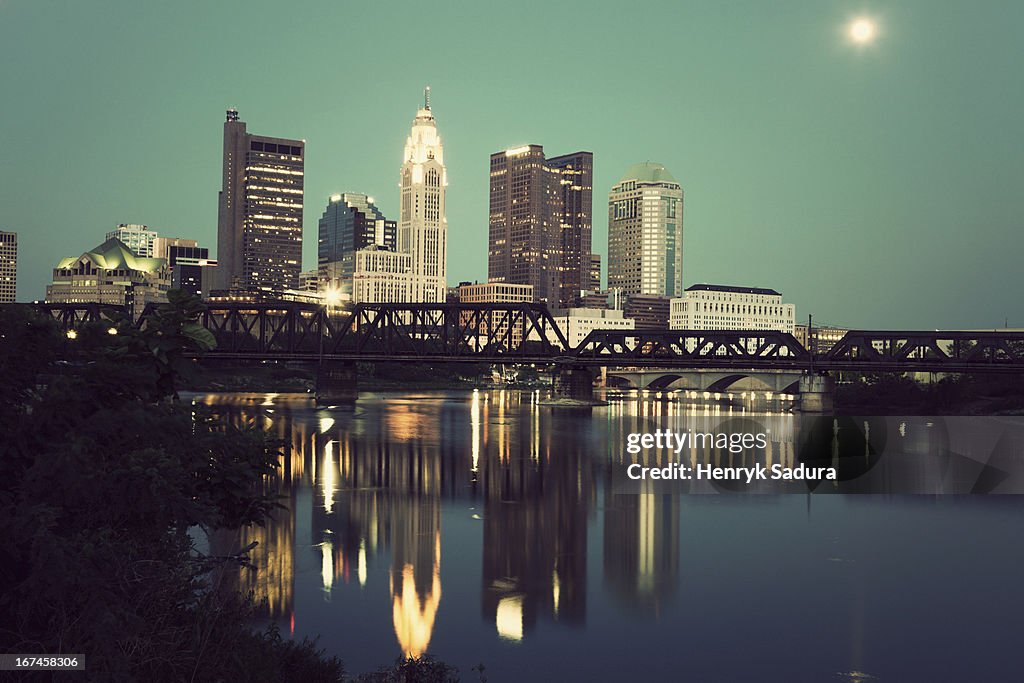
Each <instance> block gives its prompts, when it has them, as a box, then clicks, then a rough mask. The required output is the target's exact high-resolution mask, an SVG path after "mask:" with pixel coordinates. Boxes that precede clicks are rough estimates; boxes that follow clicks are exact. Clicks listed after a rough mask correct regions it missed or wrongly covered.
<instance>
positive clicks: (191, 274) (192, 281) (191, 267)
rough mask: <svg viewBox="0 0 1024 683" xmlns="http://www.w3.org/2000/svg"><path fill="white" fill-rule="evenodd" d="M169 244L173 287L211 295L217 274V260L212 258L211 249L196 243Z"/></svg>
mask: <svg viewBox="0 0 1024 683" xmlns="http://www.w3.org/2000/svg"><path fill="white" fill-rule="evenodd" d="M178 241H180V242H191V243H192V244H191V245H187V244H183V245H169V246H167V248H166V249H167V256H166V258H167V265H168V267H169V268H170V269H171V287H172V288H173V289H180V290H183V291H186V292H189V293H191V294H195V295H196V296H199V297H203V298H206V297H209V295H210V292H211V291H212V289H213V287H214V285H215V282H216V274H217V262H216V261H214V260H213V259H211V258H210V250H209V249H207V248H206V247H200V246H197V245H196V242H195V240H178Z"/></svg>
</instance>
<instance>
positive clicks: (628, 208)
mask: <svg viewBox="0 0 1024 683" xmlns="http://www.w3.org/2000/svg"><path fill="white" fill-rule="evenodd" d="M608 288H609V289H611V288H619V289H621V290H622V291H623V293H625V294H626V295H636V294H641V295H644V296H662V297H670V298H671V297H677V296H682V293H683V188H682V186H681V185H680V184H679V183H678V182H677V181H676V179H675V178H673V177H672V174H671V173H669V172H668V171H667V170H666V169H665V167H664V166H662V165H661V164H655V163H651V162H649V161H648V162H645V163H641V164H634V165H632V166H630V167H629V169H627V170H626V172H625V174H623V176H622V178H620V179H619V182H617V183H616V184H615V185H614V186H613V187H612V190H611V192H609V193H608Z"/></svg>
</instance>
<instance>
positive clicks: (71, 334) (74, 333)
mask: <svg viewBox="0 0 1024 683" xmlns="http://www.w3.org/2000/svg"><path fill="white" fill-rule="evenodd" d="M67 337H68V339H78V331H77V330H68V331H67Z"/></svg>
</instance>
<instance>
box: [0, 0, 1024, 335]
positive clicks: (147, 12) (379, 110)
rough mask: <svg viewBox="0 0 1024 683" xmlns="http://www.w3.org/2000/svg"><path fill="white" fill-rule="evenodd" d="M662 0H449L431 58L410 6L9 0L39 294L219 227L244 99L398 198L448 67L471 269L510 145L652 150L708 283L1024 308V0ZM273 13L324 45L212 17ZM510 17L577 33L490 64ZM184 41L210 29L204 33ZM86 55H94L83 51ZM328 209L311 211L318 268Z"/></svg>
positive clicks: (27, 221) (18, 132)
mask: <svg viewBox="0 0 1024 683" xmlns="http://www.w3.org/2000/svg"><path fill="white" fill-rule="evenodd" d="M57 7H59V11H55V9H56V8H57ZM653 9H655V11H656V12H659V13H660V14H661V15H662V18H663V21H659V22H657V23H658V24H659V25H658V26H651V27H648V28H647V29H646V31H645V32H638V33H637V34H629V35H622V34H620V32H618V31H617V30H616V26H617V25H618V24H617V23H616V21H617V20H616V17H617V16H618V14H616V13H615V12H613V11H611V9H610V7H607V6H603V5H595V6H588V8H587V9H586V10H581V9H579V8H574V7H558V8H553V9H552V10H551V11H550V12H548V13H547V14H545V17H546V20H545V22H543V23H540V24H535V22H531V21H530V19H529V12H524V13H523V14H522V15H520V14H518V13H517V12H513V11H512V10H511V9H509V8H505V9H496V8H475V9H474V10H473V11H472V12H468V13H461V12H458V11H455V10H453V9H451V8H439V9H438V17H437V21H436V26H435V27H434V28H432V33H431V38H430V39H431V41H433V42H434V43H436V44H437V45H439V46H440V47H439V48H438V49H439V50H440V57H441V58H440V59H438V60H435V61H433V62H431V61H429V60H427V61H425V62H421V61H412V60H413V58H414V57H416V56H417V55H419V53H420V50H421V49H422V48H421V47H420V46H419V42H418V41H419V40H420V39H419V37H418V36H417V34H416V33H415V32H414V30H413V29H412V28H411V27H409V26H407V25H404V24H403V22H401V21H400V17H401V15H402V10H401V9H400V8H390V7H388V8H384V7H366V8H360V9H358V11H357V14H358V15H359V16H361V17H363V19H365V20H366V21H370V22H372V23H374V24H376V25H381V26H383V27H385V29H386V30H385V31H384V32H383V35H381V36H376V37H374V38H373V41H374V44H375V45H376V47H375V48H374V49H372V50H370V49H363V47H361V46H360V44H359V41H365V40H370V38H369V37H363V36H357V37H355V38H354V40H353V42H352V43H351V44H348V43H347V44H346V45H344V46H331V45H332V43H331V41H326V40H322V41H320V40H318V39H317V36H319V35H320V34H321V33H323V34H325V35H326V33H329V30H328V26H329V25H330V23H331V22H330V21H327V19H329V18H330V17H332V16H335V14H334V13H337V16H344V11H343V9H342V8H339V7H337V6H332V5H328V4H326V3H325V4H321V5H315V6H309V7H303V8H285V7H283V6H280V5H278V4H276V3H266V4H264V5H262V6H261V5H260V4H259V3H257V4H256V6H255V7H254V8H253V12H252V16H251V17H249V18H246V17H239V16H237V13H234V12H232V11H230V8H225V7H206V6H205V5H200V4H198V3H193V4H189V3H184V4H183V5H181V6H180V7H178V8H176V9H175V11H173V12H172V11H170V10H168V9H165V8H150V7H136V6H134V5H131V4H129V3H116V2H110V3H105V4H103V5H101V6H97V7H95V8H84V7H75V6H63V5H55V4H47V3H45V2H43V3H26V2H22V1H20V0H8V1H7V2H5V3H4V4H2V5H0V14H2V17H0V18H2V19H3V21H0V39H2V40H0V45H3V47H0V51H2V52H3V54H4V55H5V57H7V59H8V63H17V64H23V63H25V61H24V59H23V58H21V56H22V55H24V54H29V55H33V56H34V57H35V58H34V59H33V60H30V63H28V64H25V66H24V67H23V68H22V67H19V69H17V70H9V71H7V72H5V73H4V74H0V86H2V87H3V88H4V91H5V92H7V93H9V94H10V98H9V100H8V101H9V102H11V103H13V104H12V106H11V108H10V112H9V117H8V120H7V122H6V124H5V127H4V128H5V132H7V133H8V135H9V136H10V138H11V140H10V144H8V145H7V146H6V150H5V151H6V154H5V160H4V162H0V187H2V189H0V206H2V207H3V209H2V213H0V229H3V230H8V231H13V232H17V233H19V242H20V243H21V244H20V245H19V246H20V254H19V271H20V272H19V280H20V282H19V298H20V299H22V300H25V299H30V298H41V296H42V294H43V289H44V287H45V284H46V281H47V279H48V274H49V273H50V271H51V270H52V268H53V265H54V263H56V262H57V260H59V259H60V258H61V257H63V256H64V255H65V254H64V251H67V249H62V248H61V247H60V245H62V244H68V246H69V247H70V251H78V250H82V249H86V248H89V247H91V246H92V245H93V244H95V243H96V242H98V241H99V239H98V238H99V236H101V234H102V233H100V231H101V230H103V231H105V230H107V229H108V227H109V226H110V225H115V224H118V223H144V224H147V225H150V226H152V227H153V228H154V229H156V230H158V231H160V232H161V233H165V234H174V235H182V236H187V237H190V238H194V239H197V240H198V241H199V242H200V243H201V244H204V245H212V244H214V243H215V238H214V236H215V234H216V201H215V200H214V199H211V198H210V197H211V189H212V188H213V187H217V186H218V178H217V177H218V175H219V166H220V165H219V156H220V147H221V145H220V141H219V139H218V138H219V137H220V132H221V131H220V128H219V126H218V122H219V121H221V120H222V119H221V118H220V117H221V116H222V115H223V114H222V112H223V111H224V109H225V108H226V107H237V108H239V109H240V110H241V111H243V112H244V113H245V117H246V119H247V120H248V121H249V122H251V125H252V127H253V128H254V130H257V131H260V132H267V133H272V134H274V135H285V136H289V137H293V138H301V139H306V140H307V141H308V143H309V146H310V150H311V152H310V156H311V158H310V161H309V163H308V165H307V176H308V183H307V186H306V192H307V194H308V196H307V198H306V199H307V202H309V201H312V202H313V203H314V206H315V207H318V206H319V205H320V203H321V202H322V201H323V200H324V199H325V198H326V197H328V196H329V195H330V194H333V193H335V192H343V191H348V190H352V189H358V190H359V191H364V192H367V193H370V194H372V195H373V196H375V197H377V198H378V199H379V205H380V207H381V209H382V211H383V213H384V214H385V215H388V216H397V215H398V214H399V211H398V206H397V197H396V194H395V193H394V187H395V179H394V167H395V164H396V163H397V161H400V156H401V152H400V150H401V142H402V141H401V137H400V135H396V133H395V131H396V130H397V131H401V130H402V129H404V128H406V127H407V126H408V113H407V112H408V111H409V109H410V108H411V107H412V106H415V103H416V102H417V100H418V98H419V92H420V89H421V88H422V86H423V85H424V84H430V85H431V86H433V88H434V93H435V100H436V102H437V106H438V107H440V108H441V110H442V111H443V117H442V118H443V126H444V129H445V146H446V157H447V158H446V165H447V166H448V172H449V174H450V182H451V185H452V188H451V189H452V192H451V194H450V199H449V201H448V211H447V213H448V218H449V232H450V234H449V238H450V239H449V259H448V284H450V285H451V284H454V283H456V282H458V281H460V280H481V281H482V280H484V279H485V277H486V265H485V263H484V259H483V254H485V253H486V243H487V229H486V223H487V189H486V188H487V170H486V168H487V166H486V164H487V156H488V154H489V153H490V152H493V150H494V149H499V148H509V147H514V146H516V145H519V144H529V143H532V142H536V143H543V144H545V145H546V146H547V147H550V148H552V149H558V150H562V149H588V150H591V151H593V152H594V160H595V166H594V185H593V186H594V190H595V192H596V194H597V197H598V198H601V197H603V196H604V195H606V193H607V192H608V190H609V189H610V187H611V185H612V184H613V183H614V180H615V179H616V178H617V177H618V174H620V173H621V170H622V169H623V168H625V167H627V166H629V165H630V164H633V163H637V162H640V161H644V160H648V159H650V160H652V161H655V160H656V161H658V162H660V163H662V164H664V165H665V166H666V167H668V168H670V169H672V171H673V174H674V175H675V176H676V177H677V178H678V179H679V181H680V183H681V184H682V185H683V187H684V188H686V192H687V204H688V207H687V230H686V246H685V250H686V254H687V259H686V261H685V262H684V285H690V284H692V283H694V282H720V283H723V284H735V285H742V286H762V287H773V288H776V289H778V290H779V291H782V292H783V293H784V294H785V295H786V298H787V300H789V301H793V302H794V303H796V304H797V306H798V310H799V311H800V314H801V316H802V315H804V314H806V313H813V314H814V315H815V320H821V321H822V322H831V323H836V324H845V325H850V326H864V327H954V326H956V327H993V326H998V325H1001V324H1002V323H1003V321H1004V320H1007V319H1008V320H1009V322H1010V324H1011V326H1015V325H1017V326H1019V324H1020V321H1021V320H1022V319H1024V304H1021V303H1020V302H1019V301H1018V300H1017V298H1016V297H1014V296H1013V293H1012V291H1010V288H1007V287H1006V286H1005V283H1006V279H1007V278H1008V277H1009V274H1010V273H1011V272H1013V269H1014V268H1015V266H1016V258H1017V257H1018V256H1017V255H1018V254H1019V253H1020V252H1021V250H1022V248H1024V231H1021V230H1020V227H1021V220H1022V219H1021V216H1020V212H1019V211H1018V210H1017V209H1016V207H1017V202H1016V201H1015V199H1014V197H1015V191H1016V188H1017V187H1019V186H1020V185H1021V184H1022V182H1024V166H1022V164H1021V160H1020V156H1021V155H1020V154H1018V153H1016V152H1015V149H1016V148H1017V146H1015V145H1014V144H1013V143H1014V142H1015V141H1017V140H1019V138H1020V136H1019V132H1020V126H1021V124H1020V122H1019V121H1018V120H1017V116H1016V115H1015V112H1016V111H1017V110H1019V108H1020V105H1021V104H1022V103H1024V92H1022V87H1021V85H1020V84H1019V82H1018V80H1019V79H1014V78H1012V77H1011V76H1012V74H1013V73H1014V69H1015V65H1016V64H1017V63H1018V62H1019V61H1020V56H1021V55H1020V53H1021V48H1020V47H1019V46H1018V45H1017V42H1016V39H1015V36H1014V33H1013V29H1012V27H1013V26H1015V25H1017V24H1018V22H1017V21H1016V20H1015V19H1016V18H1018V16H1019V17H1020V18H1024V9H1022V8H1019V7H997V6H996V5H995V4H987V5H983V6H977V5H969V4H968V3H948V4H947V5H945V6H944V9H943V11H942V12H936V11H933V5H932V4H931V3H924V2H912V3H906V4H904V5H902V6H901V7H898V8H893V7H887V8H884V9H883V8H882V7H881V6H880V5H879V6H875V7H874V8H872V7H870V6H866V7H864V8H862V9H863V11H864V12H865V13H867V14H869V15H872V16H874V17H875V18H876V19H877V21H878V24H879V27H880V29H879V31H878V36H877V40H876V41H875V42H874V43H873V44H870V45H853V44H851V43H850V41H849V40H847V39H846V37H845V35H844V30H845V28H846V27H847V25H848V24H849V21H850V20H851V19H852V18H853V16H854V15H855V14H856V12H854V11H853V10H852V9H851V8H850V7H849V6H848V5H847V4H845V3H839V2H836V3H820V4H815V5H808V4H807V3H781V4H778V5H773V6H772V7H761V6H759V5H757V4H752V5H750V6H747V7H745V8H744V9H743V10H742V11H733V10H730V9H729V8H708V7H701V8H689V7H677V6H675V5H671V6H669V5H666V6H665V7H654V8H653ZM734 9H735V8H734ZM256 10H259V11H256ZM114 14H116V15H117V19H118V21H117V22H112V21H111V19H112V16H113V15H114ZM199 18H201V21H199V20H198V19H199ZM267 20H270V21H271V23H275V22H276V25H279V26H280V27H281V30H283V31H285V32H287V33H289V35H291V34H293V33H295V34H298V33H301V35H302V36H303V38H304V40H303V45H304V47H303V48H302V49H297V50H295V51H294V52H295V54H294V55H288V56H286V57H284V58H282V60H281V62H282V63H281V64H271V63H269V62H266V61H265V60H261V59H259V57H260V51H259V50H258V49H257V48H256V46H255V45H254V46H248V45H246V46H243V47H241V48H239V47H238V46H237V44H236V43H235V42H232V41H224V40H216V39H214V37H213V36H219V35H220V33H221V32H222V31H224V30H227V29H225V27H229V29H230V30H228V33H231V32H233V31H235V30H239V31H243V32H244V31H245V30H246V27H248V28H252V27H253V26H255V25H256V24H259V23H261V22H266V21H267ZM570 20H572V21H573V22H575V23H573V24H572V25H573V26H574V33H575V34H576V35H581V34H583V35H585V36H586V37H587V38H590V39H591V40H590V41H585V42H584V44H583V45H582V47H581V46H580V45H579V44H575V45H569V44H568V43H565V44H561V43H559V42H558V36H559V35H560V33H561V30H562V27H564V26H565V25H567V24H566V22H568V21H570ZM113 26H118V27H119V29H118V31H119V33H118V40H112V36H113V33H112V30H113V29H112V27H113ZM488 26H490V27H494V26H501V27H502V28H503V30H505V31H512V32H514V31H515V30H517V28H525V27H526V26H531V27H533V26H535V30H536V34H535V40H536V41H537V44H546V45H548V46H549V47H550V46H553V47H552V49H553V50H554V51H555V52H556V53H557V54H555V55H551V54H546V55H544V56H543V57H527V58H526V59H527V64H525V65H524V66H523V68H521V69H517V70H515V71H514V72H511V71H509V72H504V71H499V72H495V71H494V70H493V68H489V67H488V65H487V64H486V60H474V59H471V57H472V55H474V54H483V53H484V52H483V50H484V47H485V45H486V44H487V42H488V41H487V40H486V38H485V35H486V33H487V32H486V31H485V30H481V29H485V28H486V27H488ZM62 36H63V37H64V39H63V40H62ZM669 38H672V40H668V39H669ZM718 38H723V40H718ZM657 40H662V41H664V42H662V43H659V44H660V45H663V47H660V48H659V50H660V53H662V54H663V55H664V56H663V57H662V56H659V58H657V59H651V60H649V64H648V67H647V71H648V72H649V73H648V74H647V75H646V76H642V77H641V76H637V75H636V74H635V73H634V70H633V69H632V66H634V65H636V64H638V63H643V60H642V59H641V57H640V55H641V54H642V52H641V51H640V49H639V48H640V47H642V46H645V45H647V44H648V43H650V42H652V41H657ZM47 41H52V42H47ZM182 41H184V42H185V43H186V44H188V45H192V46H193V47H192V48H191V49H190V50H185V51H181V50H179V49H178V48H179V47H180V45H181V43H182ZM36 43H39V44H40V45H41V44H44V43H45V44H47V45H49V46H50V47H51V48H52V49H51V50H50V51H48V52H47V53H46V54H43V53H41V52H40V51H39V49H38V47H37V46H36ZM229 43H230V44H229ZM364 47H365V46H364ZM126 51H132V53H133V59H132V60H125V59H124V55H125V53H126ZM573 51H578V52H579V55H578V59H579V60H580V63H581V64H583V65H584V66H582V67H581V68H580V69H579V73H578V74H577V75H576V77H575V80H573V81H572V82H570V83H569V84H568V85H567V84H566V81H565V80H564V78H562V76H561V75H558V76H556V74H554V73H552V74H551V75H546V74H545V72H544V71H543V70H542V69H540V68H539V65H540V64H541V62H542V61H543V62H544V63H547V62H548V61H549V60H554V59H557V58H559V57H561V58H568V56H569V55H570V54H575V53H574V52H573ZM83 52H84V53H86V54H88V55H89V57H90V59H78V58H77V55H79V54H80V53H83ZM236 52H239V53H240V54H235V53H236ZM388 52H391V53H393V54H392V55H390V56H389V55H387V54H386V53H388ZM172 54H173V55H174V58H171V57H170V55H172ZM246 60H248V61H246ZM637 60H640V61H639V62H638V61H637ZM222 63H223V64H227V65H230V64H231V63H236V67H232V68H233V69H234V70H233V71H231V74H230V75H231V78H230V79H229V78H228V73H227V71H228V70H229V67H225V68H224V70H223V71H218V69H215V68H213V66H214V65H218V64H222ZM243 63H245V66H244V67H241V66H237V65H241V64H243ZM339 63H343V64H344V65H345V67H344V69H343V71H344V72H346V73H347V72H350V71H359V72H361V73H364V74H366V81H367V82H366V88H365V89H364V90H363V91H361V97H360V100H359V101H358V102H357V101H355V100H353V99H352V98H349V97H344V96H341V95H338V96H333V95H330V94H329V93H328V92H327V91H326V90H325V89H324V88H323V83H324V82H325V81H329V80H331V79H338V78H341V76H340V75H339V69H338V67H339ZM410 64H415V66H410ZM284 75H287V76H288V77H289V78H290V79H292V80H293V81H294V82H293V83H291V85H292V86H293V87H289V88H286V89H285V90H287V92H286V93H285V94H284V95H281V96H277V95H275V94H274V92H272V90H273V89H268V88H266V87H265V84H266V82H267V80H268V78H269V79H273V78H278V77H282V76H284ZM637 78H640V79H641V80H640V81H639V83H640V84H641V85H646V86H647V87H648V88H650V87H651V86H654V85H657V86H658V88H657V89H649V91H648V92H649V94H648V95H647V96H646V97H645V98H644V99H643V100H638V99H635V98H634V97H632V96H628V97H625V96H619V95H618V93H619V92H621V91H622V89H623V88H628V87H633V86H634V85H636V83H635V82H634V81H635V79H637ZM643 79H646V80H643ZM666 84H667V87H666ZM528 85H529V86H530V87H531V88H532V89H526V87H527V86H528ZM68 102H73V103H74V106H73V107H68V106H67V103H68ZM362 102H372V106H366V105H363V104H361V103H362ZM69 111H70V112H73V114H74V115H69V114H68V112H69ZM579 111H583V112H588V113H589V114H588V115H587V116H580V115H579V113H578V112H579ZM563 112H564V113H563ZM1018 146H1019V145H1018ZM97 159H100V160H102V165H104V172H103V173H97V172H95V168H96V163H97ZM157 159H159V163H157V161H156V160H157ZM55 198H56V201H55ZM596 210H597V219H596V220H595V221H594V236H593V239H594V245H595V248H594V251H595V252H596V253H600V254H604V255H605V260H604V267H605V268H606V269H607V266H608V262H607V254H606V250H605V249H604V245H606V244H607V225H606V220H605V218H604V217H603V213H602V211H601V207H600V206H598V207H596ZM317 218H318V212H317V211H312V212H306V216H305V224H304V231H303V234H304V236H305V238H306V239H305V240H304V241H305V245H304V258H303V261H304V267H305V268H307V269H308V268H310V267H311V265H312V264H313V263H314V262H315V256H314V252H315V241H314V240H311V239H310V236H311V235H315V230H316V221H317ZM70 251H69V253H70Z"/></svg>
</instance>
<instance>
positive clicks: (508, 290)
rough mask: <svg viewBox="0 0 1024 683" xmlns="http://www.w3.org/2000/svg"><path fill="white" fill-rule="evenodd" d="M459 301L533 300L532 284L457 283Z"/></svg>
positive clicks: (486, 302) (495, 302) (488, 302)
mask: <svg viewBox="0 0 1024 683" xmlns="http://www.w3.org/2000/svg"><path fill="white" fill-rule="evenodd" d="M458 296H459V301H460V302H461V303H464V304H515V303H530V302H531V301H533V285H513V284H510V283H507V282H484V283H473V284H470V283H468V282H466V283H461V284H459V294H458Z"/></svg>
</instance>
